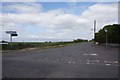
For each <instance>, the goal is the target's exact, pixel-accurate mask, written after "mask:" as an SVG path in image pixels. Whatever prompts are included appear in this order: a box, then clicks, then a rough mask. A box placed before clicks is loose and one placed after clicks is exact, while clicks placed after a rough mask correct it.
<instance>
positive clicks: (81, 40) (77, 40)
mask: <svg viewBox="0 0 120 80" xmlns="http://www.w3.org/2000/svg"><path fill="white" fill-rule="evenodd" d="M73 42H74V43H78V42H88V40H84V39H76V40H74V41H73Z"/></svg>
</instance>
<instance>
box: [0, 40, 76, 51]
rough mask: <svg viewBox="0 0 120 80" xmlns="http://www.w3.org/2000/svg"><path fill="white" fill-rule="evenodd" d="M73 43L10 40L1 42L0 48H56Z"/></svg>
mask: <svg viewBox="0 0 120 80" xmlns="http://www.w3.org/2000/svg"><path fill="white" fill-rule="evenodd" d="M72 44H74V43H73V42H12V43H8V44H2V50H20V49H26V48H42V49H45V48H57V47H64V46H68V45H72Z"/></svg>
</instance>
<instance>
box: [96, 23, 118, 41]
mask: <svg viewBox="0 0 120 80" xmlns="http://www.w3.org/2000/svg"><path fill="white" fill-rule="evenodd" d="M105 28H107V30H108V32H107V35H108V36H107V38H108V43H120V24H113V25H106V26H104V27H103V29H100V30H99V32H98V33H96V34H95V41H96V42H99V43H105V42H106V32H105V30H104V29H105Z"/></svg>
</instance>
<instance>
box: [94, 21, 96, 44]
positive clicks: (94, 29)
mask: <svg viewBox="0 0 120 80" xmlns="http://www.w3.org/2000/svg"><path fill="white" fill-rule="evenodd" d="M95 32H96V20H94V44H95Z"/></svg>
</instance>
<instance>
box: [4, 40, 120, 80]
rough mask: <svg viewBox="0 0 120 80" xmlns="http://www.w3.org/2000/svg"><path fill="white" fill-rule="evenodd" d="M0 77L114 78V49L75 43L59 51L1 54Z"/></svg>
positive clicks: (115, 64) (116, 71)
mask: <svg viewBox="0 0 120 80" xmlns="http://www.w3.org/2000/svg"><path fill="white" fill-rule="evenodd" d="M2 61H3V65H2V67H3V77H4V76H7V77H8V78H117V77H118V66H119V65H118V49H117V48H111V47H106V46H98V45H94V44H93V43H91V42H85V43H78V44H75V45H71V46H66V47H62V48H53V49H46V50H29V51H17V52H14V53H6V54H3V60H2Z"/></svg>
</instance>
